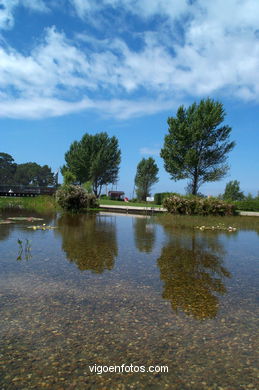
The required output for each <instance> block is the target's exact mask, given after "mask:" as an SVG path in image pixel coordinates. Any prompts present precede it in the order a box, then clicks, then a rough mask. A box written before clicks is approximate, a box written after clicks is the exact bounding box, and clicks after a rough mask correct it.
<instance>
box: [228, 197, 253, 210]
mask: <svg viewBox="0 0 259 390" xmlns="http://www.w3.org/2000/svg"><path fill="white" fill-rule="evenodd" d="M234 204H235V206H236V208H237V209H238V210H244V211H259V199H251V200H240V201H236V202H234Z"/></svg>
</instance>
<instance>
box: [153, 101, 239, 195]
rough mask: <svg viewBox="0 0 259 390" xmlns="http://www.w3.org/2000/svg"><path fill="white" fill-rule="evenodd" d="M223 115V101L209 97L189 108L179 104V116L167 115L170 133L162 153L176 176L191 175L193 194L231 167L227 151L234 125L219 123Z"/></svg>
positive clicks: (184, 177)
mask: <svg viewBox="0 0 259 390" xmlns="http://www.w3.org/2000/svg"><path fill="white" fill-rule="evenodd" d="M224 118H225V111H224V109H223V105H222V104H221V103H220V102H217V101H214V100H212V99H209V98H208V99H206V100H201V102H200V103H199V104H196V103H193V104H192V105H191V106H190V107H188V108H187V109H186V108H184V106H180V107H179V108H178V111H177V115H176V117H170V118H168V121H167V123H168V125H169V129H168V131H169V134H167V135H166V136H165V141H164V147H163V148H162V150H161V153H160V155H161V157H162V158H163V159H164V166H165V169H166V171H167V172H169V173H170V175H171V178H172V179H173V180H181V179H190V181H189V184H188V188H189V189H191V191H190V192H191V193H192V194H193V195H196V194H197V192H198V189H199V187H200V186H201V185H202V184H203V183H205V182H213V181H217V180H220V179H221V178H223V177H224V176H225V175H226V173H227V171H228V169H229V167H228V165H227V164H226V160H227V154H228V153H229V152H230V151H231V150H232V149H233V147H234V146H235V142H229V136H230V132H231V127H229V126H227V125H223V126H220V125H221V123H222V122H223V120H224Z"/></svg>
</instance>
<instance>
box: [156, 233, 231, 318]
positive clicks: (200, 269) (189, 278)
mask: <svg viewBox="0 0 259 390" xmlns="http://www.w3.org/2000/svg"><path fill="white" fill-rule="evenodd" d="M181 237H182V238H181ZM223 255H224V250H223V247H222V245H221V244H220V242H219V241H218V237H217V235H215V233H214V234H207V235H206V234H204V233H203V234H202V235H201V234H199V233H195V232H192V233H191V234H190V233H189V234H188V233H187V232H186V235H185V236H183V235H182V236H179V237H178V236H177V235H176V236H175V237H172V238H171V240H170V243H169V244H168V245H167V246H166V247H164V248H163V249H162V253H161V256H160V258H159V259H158V266H159V268H160V277H161V280H163V282H164V291H163V298H164V299H167V300H169V301H170V302H171V305H172V308H173V310H174V311H176V312H177V311H178V310H183V311H184V312H185V313H186V314H187V315H192V316H193V317H194V318H196V319H206V318H214V317H215V316H216V315H217V311H218V306H219V299H218V296H217V294H220V295H223V294H225V293H226V288H225V286H224V282H223V280H224V278H230V277H231V274H230V272H229V271H228V270H227V269H226V268H225V267H223V265H222V258H223Z"/></svg>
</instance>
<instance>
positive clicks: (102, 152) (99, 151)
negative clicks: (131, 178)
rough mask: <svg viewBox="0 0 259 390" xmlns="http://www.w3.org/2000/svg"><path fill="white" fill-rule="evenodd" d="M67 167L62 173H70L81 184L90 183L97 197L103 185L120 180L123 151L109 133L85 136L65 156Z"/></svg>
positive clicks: (75, 142)
mask: <svg viewBox="0 0 259 390" xmlns="http://www.w3.org/2000/svg"><path fill="white" fill-rule="evenodd" d="M65 161H66V165H64V166H63V167H62V170H61V173H62V175H65V172H67V171H70V172H71V173H72V174H73V175H74V176H75V177H76V180H77V182H78V183H79V184H82V183H85V182H87V181H90V182H91V183H92V186H93V191H94V193H95V195H96V196H99V195H100V193H101V190H102V186H103V185H107V184H114V183H115V182H116V181H117V180H118V174H119V164H120V161H121V151H120V149H119V146H118V140H117V138H116V137H109V136H108V134H107V133H105V132H103V133H97V134H95V135H91V134H88V133H86V134H84V136H83V137H82V139H81V140H80V141H74V142H73V143H72V144H71V146H70V149H69V150H68V152H66V154H65Z"/></svg>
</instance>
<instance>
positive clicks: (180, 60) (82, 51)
mask: <svg viewBox="0 0 259 390" xmlns="http://www.w3.org/2000/svg"><path fill="white" fill-rule="evenodd" d="M70 1H71V3H73V4H74V6H75V9H76V10H77V13H78V15H79V16H80V17H82V18H83V17H85V16H86V15H90V14H92V13H93V12H95V11H98V10H100V9H101V8H103V7H106V6H108V5H109V6H111V7H114V9H115V8H120V12H122V10H123V9H124V11H127V12H131V13H134V14H136V13H137V14H138V16H139V17H142V18H145V19H148V18H149V17H150V16H154V15H163V16H164V17H165V19H166V20H165V21H164V23H165V24H164V25H163V24H161V29H159V30H154V31H152V28H151V27H150V30H147V31H145V32H143V33H138V39H140V40H141V43H142V44H141V48H138V50H136V49H135V48H133V47H132V45H129V44H128V43H127V42H126V41H125V40H123V39H122V37H121V36H120V35H119V33H118V35H116V36H114V37H113V38H109V39H108V38H106V39H102V40H101V39H100V40H98V39H96V38H95V37H93V36H89V35H88V36H87V35H85V34H83V33H81V34H77V35H76V36H75V39H74V40H73V41H72V40H69V39H68V38H67V36H66V35H65V33H61V32H58V31H57V30H56V28H54V27H52V28H48V29H46V30H45V33H44V34H45V35H44V39H43V40H42V42H41V43H40V44H39V45H38V47H36V48H34V49H33V50H32V51H31V52H30V54H29V55H27V56H25V55H24V54H22V53H20V52H18V51H17V50H15V49H14V48H12V47H8V46H7V45H5V46H4V47H2V48H1V47H0V107H1V109H2V110H1V111H0V115H1V116H5V115H6V116H8V117H19V116H20V117H30V118H37V117H44V116H53V115H63V114H65V113H71V112H77V111H80V110H84V109H94V110H97V111H98V112H101V113H103V114H104V115H113V116H116V117H117V118H120V119H124V118H128V117H131V116H136V115H145V114H152V113H156V112H159V111H161V110H166V109H172V108H174V107H176V104H178V103H180V102H182V101H183V100H185V99H186V98H187V97H190V96H191V97H192V98H195V99H199V98H201V97H204V96H208V95H212V96H213V94H217V96H219V95H220V94H225V95H227V96H230V97H237V98H241V99H244V100H255V101H259V72H258V69H259V38H258V30H259V22H258V15H259V2H258V1H257V0H242V1H241V0H228V1H227V2H226V1H225V0H224V1H223V0H214V1H213V2H208V1H207V0H197V1H195V2H193V4H192V5H190V4H189V5H188V1H187V0H186V1H185V0H184V1H182V0H181V1H180V0H177V1H176V0H174V1H173V0H168V1H165V0H142V1H140V0H139V1H136V0H134V1H133V0H120V1H119V0H102V1H100V2H96V1H90V0H88V1H87V0H86V1H83V0H70ZM0 2H1V0H0ZM2 3H3V4H4V9H2V10H0V26H2V27H5V28H7V27H11V25H13V23H14V21H13V12H14V9H15V7H16V6H18V4H23V5H24V6H26V7H29V8H30V9H33V10H37V11H45V10H46V4H45V3H44V2H43V1H41V0H37V1H36V0H34V1H33V0H20V1H19V0H8V1H7V0H2ZM2 11H3V12H2ZM183 15H185V18H182V16H183ZM233 15H234V16H233ZM186 16H188V18H186ZM95 18H98V13H95ZM176 19H179V20H180V21H181V23H182V28H183V30H184V33H183V36H182V40H181V41H179V40H178V39H177V40H176V39H175V37H176V35H177V34H178V33H177V32H176V31H175V29H176V25H175V24H174V21H175V20H176ZM170 21H171V22H172V23H171V22H170ZM165 31H166V34H165ZM30 106H31V107H30Z"/></svg>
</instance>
